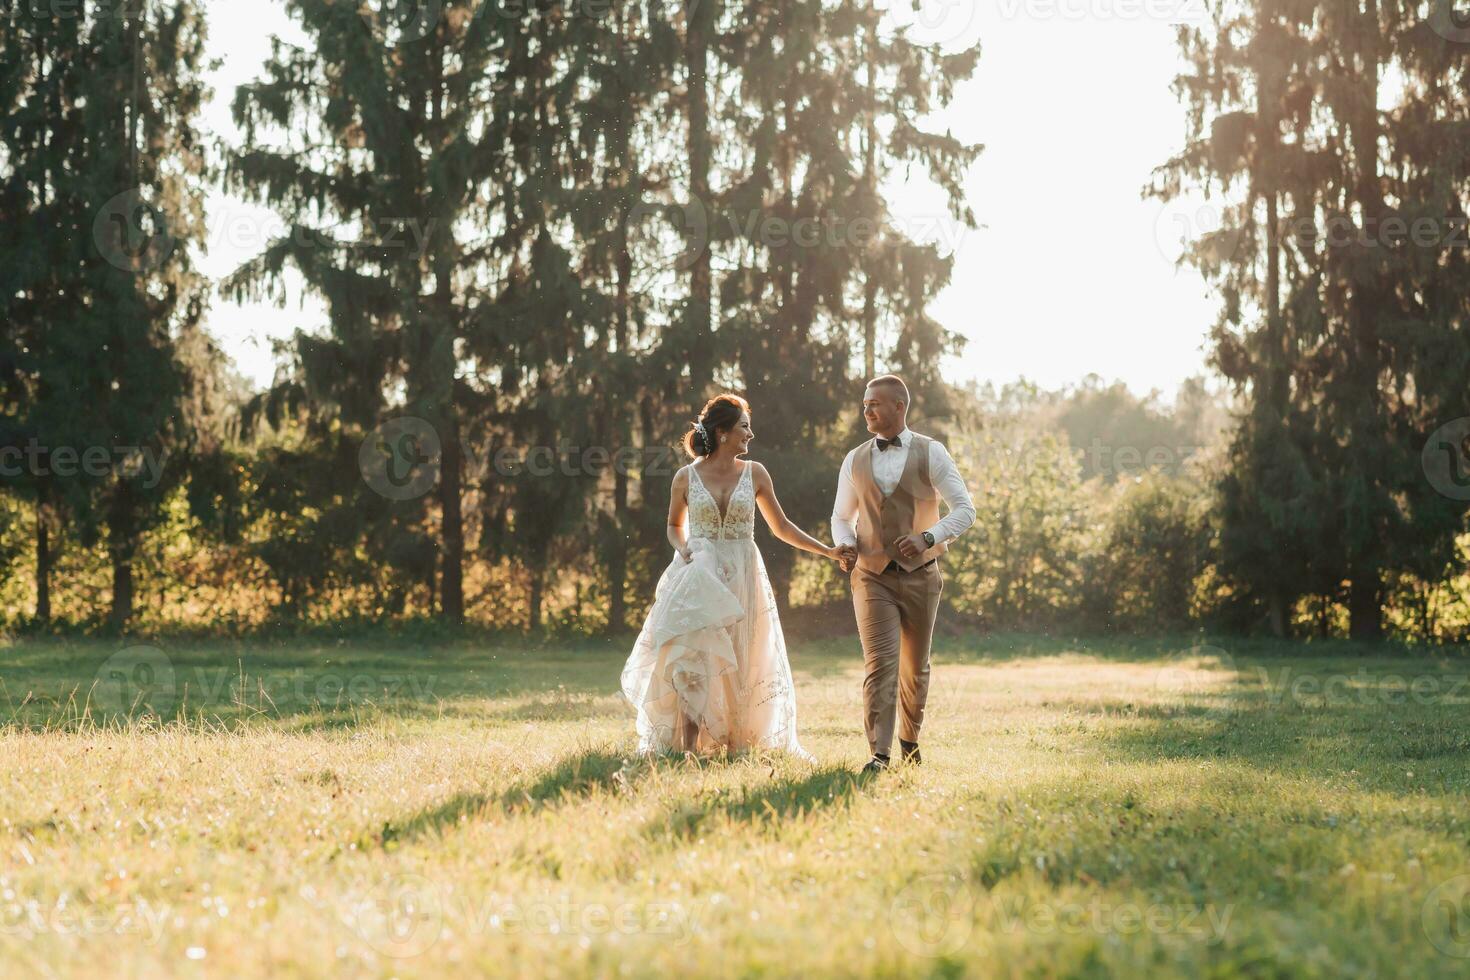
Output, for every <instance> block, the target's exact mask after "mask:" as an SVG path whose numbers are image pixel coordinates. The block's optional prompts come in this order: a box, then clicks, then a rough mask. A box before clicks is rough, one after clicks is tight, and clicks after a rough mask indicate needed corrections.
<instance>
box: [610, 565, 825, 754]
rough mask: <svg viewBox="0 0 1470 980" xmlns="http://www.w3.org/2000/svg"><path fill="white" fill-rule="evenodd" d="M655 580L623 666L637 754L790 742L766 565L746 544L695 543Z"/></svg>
mask: <svg viewBox="0 0 1470 980" xmlns="http://www.w3.org/2000/svg"><path fill="white" fill-rule="evenodd" d="M689 547H690V551H691V552H692V554H693V560H692V561H690V562H685V561H684V559H683V558H682V557H680V556H679V555H675V556H674V560H673V562H672V563H670V565H669V567H668V568H667V569H665V570H664V573H663V575H662V576H661V577H660V578H659V582H658V588H657V590H656V591H655V593H654V603H653V608H652V609H650V610H649V612H648V618H647V620H646V621H645V622H644V624H643V630H642V631H641V632H640V633H639V635H638V642H637V643H636V644H635V645H634V647H633V652H632V654H631V655H630V656H629V657H628V662H627V664H626V665H624V667H623V677H622V688H623V696H624V697H625V698H626V699H627V700H628V703H629V704H631V705H632V706H633V709H634V710H635V711H636V712H637V716H638V721H637V723H638V748H639V751H640V752H644V753H648V752H659V751H663V750H667V749H673V750H677V751H692V752H715V751H718V750H720V749H729V750H736V751H738V750H742V749H750V748H769V749H780V750H783V751H787V752H791V753H793V754H795V755H797V756H800V757H802V758H805V759H810V758H811V756H810V754H809V753H807V752H806V751H805V750H804V749H803V748H802V747H801V744H800V742H799V741H798V740H797V737H796V687H795V685H794V684H793V683H792V680H791V664H790V662H789V661H788V660H787V657H786V640H785V638H784V637H783V636H782V634H781V620H780V617H779V616H778V615H777V612H776V597H775V594H774V593H773V592H772V591H771V581H770V578H769V577H768V576H767V575H766V566H765V562H763V561H762V560H761V555H760V551H759V549H757V548H756V545H755V541H754V540H753V539H751V538H740V539H735V540H725V541H720V540H715V539H711V538H693V539H691V540H690V542H689Z"/></svg>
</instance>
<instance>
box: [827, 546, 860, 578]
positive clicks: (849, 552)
mask: <svg viewBox="0 0 1470 980" xmlns="http://www.w3.org/2000/svg"><path fill="white" fill-rule="evenodd" d="M830 557H831V558H832V560H833V561H835V562H837V566H838V567H839V568H841V569H842V570H843V571H844V572H850V571H852V569H853V566H854V565H856V564H857V548H855V547H853V546H852V545H850V544H840V545H838V546H837V547H835V548H833V549H832V553H831V556H830Z"/></svg>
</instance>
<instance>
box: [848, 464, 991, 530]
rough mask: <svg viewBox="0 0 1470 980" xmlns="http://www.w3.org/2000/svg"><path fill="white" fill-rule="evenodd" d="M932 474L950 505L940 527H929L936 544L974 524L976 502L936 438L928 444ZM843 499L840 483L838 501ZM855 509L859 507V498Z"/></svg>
mask: <svg viewBox="0 0 1470 980" xmlns="http://www.w3.org/2000/svg"><path fill="white" fill-rule="evenodd" d="M929 473H930V474H931V478H932V479H933V481H934V487H935V489H936V490H938V491H939V495H940V496H941V497H943V498H944V502H945V503H946V504H947V505H948V506H949V513H948V514H945V515H944V516H943V517H942V518H940V519H939V523H938V524H935V525H934V526H933V527H931V528H929V533H930V534H932V535H934V540H935V542H942V541H953V540H954V539H955V538H957V537H959V536H960V535H961V534H963V533H965V532H966V531H967V530H969V529H970V525H972V524H974V523H975V501H974V500H972V499H971V498H970V488H969V487H967V486H965V478H964V477H962V476H960V469H959V467H958V466H956V465H955V462H954V458H953V457H951V456H950V455H949V450H948V449H946V448H944V444H943V443H942V442H940V441H939V440H937V439H936V440H934V441H933V442H931V443H930V444H929ZM849 482H850V481H849ZM841 496H842V491H841V482H840V480H839V483H838V499H839V500H840V499H841ZM853 506H854V508H855V507H856V506H857V505H856V498H854V504H853ZM834 527H835V520H834ZM834 533H835V532H834Z"/></svg>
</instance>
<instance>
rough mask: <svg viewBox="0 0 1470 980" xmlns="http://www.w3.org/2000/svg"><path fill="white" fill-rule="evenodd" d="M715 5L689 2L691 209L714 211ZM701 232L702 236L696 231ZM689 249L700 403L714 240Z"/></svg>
mask: <svg viewBox="0 0 1470 980" xmlns="http://www.w3.org/2000/svg"><path fill="white" fill-rule="evenodd" d="M713 10H714V5H713V4H712V3H708V2H701V0H686V2H685V4H684V17H685V22H686V24H685V37H684V45H685V58H686V61H687V67H688V75H689V81H688V88H689V193H690V196H691V198H692V200H691V201H690V204H691V206H693V207H694V208H704V209H705V212H706V213H708V212H709V207H710V191H709V169H710V135H709V83H708V61H709V36H708V31H709V27H710V20H709V18H710V15H711V13H712V12H713ZM696 234H697V232H696ZM689 245H690V246H691V247H693V248H696V249H698V251H697V252H696V253H695V254H694V256H693V261H692V264H691V265H690V267H689V313H688V317H689V372H690V383H691V387H692V389H693V395H694V400H695V401H696V402H698V401H703V399H704V392H705V389H706V388H707V387H708V386H709V383H710V380H711V378H712V377H713V376H714V350H713V346H712V344H713V338H712V336H711V335H712V333H713V329H712V321H711V318H710V302H711V298H712V295H713V277H712V275H711V272H710V249H709V242H708V241H707V240H702V239H698V238H691V239H690V242H689Z"/></svg>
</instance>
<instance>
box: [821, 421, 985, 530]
mask: <svg viewBox="0 0 1470 980" xmlns="http://www.w3.org/2000/svg"><path fill="white" fill-rule="evenodd" d="M913 439H914V434H913V432H912V431H910V430H909V428H908V426H904V430H903V431H902V432H900V433H899V434H898V445H896V446H889V447H888V448H887V449H879V448H878V443H877V440H873V442H872V444H871V446H870V447H869V449H868V452H871V453H872V454H873V482H875V483H877V484H878V490H879V492H880V493H882V494H883V496H885V497H887V496H890V495H892V493H893V491H894V490H896V489H898V481H899V479H900V478H901V477H902V476H903V468H904V466H905V465H906V464H907V463H908V460H909V447H910V446H911V445H913ZM864 445H867V444H866V443H865V444H864ZM862 449H863V446H858V447H857V449H854V450H853V451H852V452H850V453H848V454H847V458H846V459H844V460H843V461H842V469H841V470H840V471H839V472H838V474H837V500H836V501H835V502H834V503H833V504H832V540H833V542H834V543H835V544H837V545H838V546H841V545H844V544H850V545H856V544H857V530H856V527H857V525H856V521H857V518H858V494H857V487H855V486H854V485H853V482H852V460H853V457H854V456H855V455H857V453H858V452H860V451H861V450H862ZM929 479H931V480H932V481H933V482H934V489H936V490H938V491H939V495H940V496H941V497H943V498H944V502H945V503H946V504H947V505H948V506H949V513H948V514H945V515H944V516H943V517H941V518H940V519H939V523H938V524H935V525H934V526H933V527H931V528H927V530H928V531H929V533H930V534H932V535H934V543H935V544H939V543H941V542H945V541H953V540H954V539H955V538H957V537H959V536H960V535H961V534H963V533H964V532H965V531H966V530H967V529H968V528H969V527H970V525H971V524H974V523H975V502H974V501H973V500H971V499H970V491H969V488H968V487H966V486H965V480H964V477H962V476H960V471H959V468H958V467H957V466H955V464H954V459H953V458H952V457H951V456H950V455H949V450H948V449H945V448H944V444H943V443H941V442H940V441H939V440H938V439H930V440H929Z"/></svg>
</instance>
